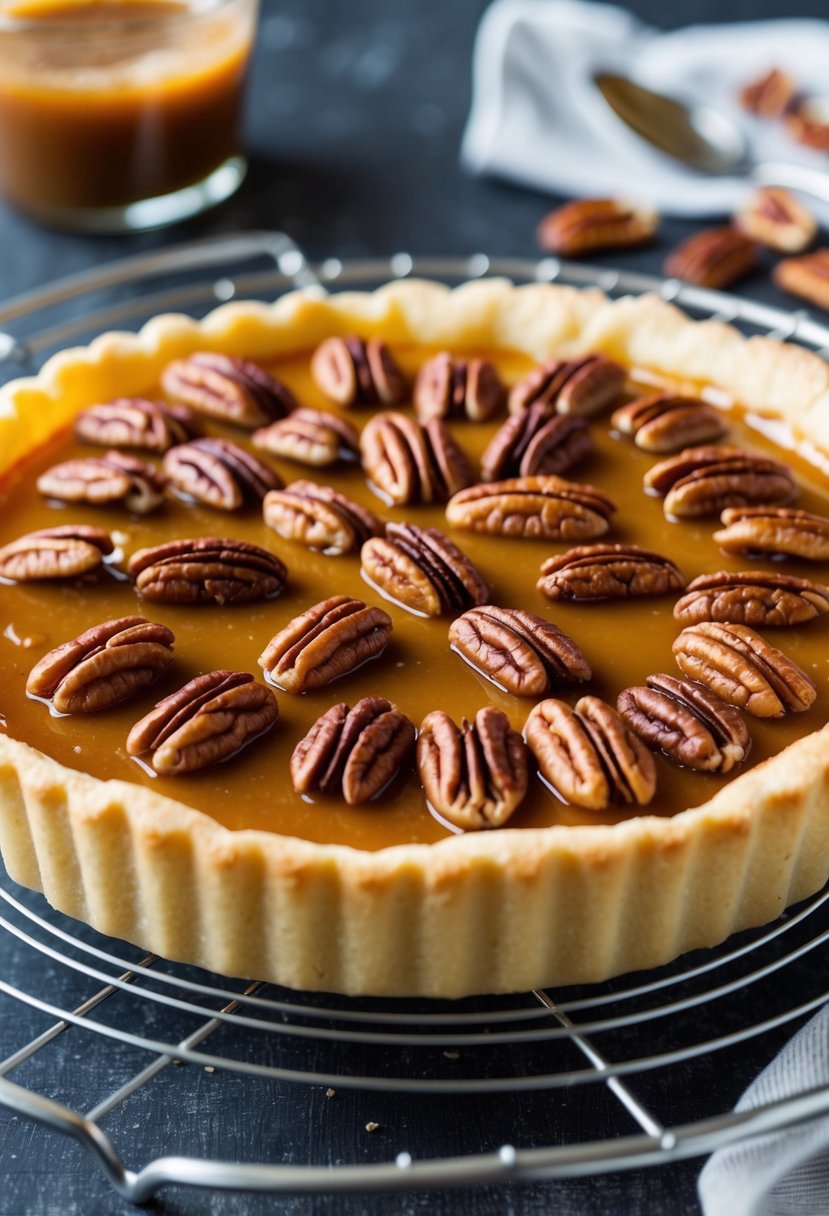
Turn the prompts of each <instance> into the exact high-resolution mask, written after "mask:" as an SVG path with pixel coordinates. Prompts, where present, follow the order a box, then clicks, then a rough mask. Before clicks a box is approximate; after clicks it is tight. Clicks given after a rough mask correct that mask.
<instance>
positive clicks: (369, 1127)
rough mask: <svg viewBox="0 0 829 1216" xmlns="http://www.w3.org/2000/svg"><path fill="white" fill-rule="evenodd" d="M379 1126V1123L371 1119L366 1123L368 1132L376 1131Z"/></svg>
mask: <svg viewBox="0 0 829 1216" xmlns="http://www.w3.org/2000/svg"><path fill="white" fill-rule="evenodd" d="M379 1127H380V1124H379V1123H375V1122H374V1121H373V1120H371V1119H370V1120H369V1122H368V1123H367V1124H366V1131H367V1132H376V1131H377V1130H378V1129H379Z"/></svg>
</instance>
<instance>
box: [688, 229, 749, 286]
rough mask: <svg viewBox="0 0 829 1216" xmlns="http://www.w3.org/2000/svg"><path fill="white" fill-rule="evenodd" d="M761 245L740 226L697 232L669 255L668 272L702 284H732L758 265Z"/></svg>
mask: <svg viewBox="0 0 829 1216" xmlns="http://www.w3.org/2000/svg"><path fill="white" fill-rule="evenodd" d="M757 265H758V262H757V246H756V245H755V243H754V241H752V240H751V239H750V238H749V237H747V236H746V235H745V234H744V233H742V232H738V230H737V229H736V228H706V229H705V230H704V231H703V232H695V233H694V234H693V236H689V237H688V238H687V240H684V241H683V242H682V244H681V245H678V246H677V247H676V249H674V251H673V252H672V253H670V254H669V255H668V257H667V258H666V259H665V274H667V275H670V276H671V277H672V278H676V279H684V280H685V282H686V283H696V284H698V285H699V286H700V287H728V286H729V285H730V284H731V283H736V282H737V281H738V279H743V278H745V277H746V275H749V274H751V273H752V272H753V271H754V270H756V269H757Z"/></svg>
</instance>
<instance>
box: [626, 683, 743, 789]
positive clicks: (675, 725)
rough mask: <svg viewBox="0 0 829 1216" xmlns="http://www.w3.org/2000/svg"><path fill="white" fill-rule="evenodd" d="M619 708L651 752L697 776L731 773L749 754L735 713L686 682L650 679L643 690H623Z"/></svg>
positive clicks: (701, 688)
mask: <svg viewBox="0 0 829 1216" xmlns="http://www.w3.org/2000/svg"><path fill="white" fill-rule="evenodd" d="M617 708H618V710H619V713H620V714H621V715H622V717H623V718H624V720H625V722H627V724H628V726H629V727H630V729H631V730H632V731H633V732H634V734H636V735H638V736H639V738H640V739H642V740H643V741H644V742H645V743H647V744H648V746H649V747H652V748H655V749H656V750H657V751H661V752H663V753H664V754H665V755H666V756H668V757H669V758H670V759H671V760H673V761H674V763H676V764H681V765H684V766H685V767H686V768H692V769H694V770H696V771H697V772H702V773H730V772H731V770H732V769H733V768H735V767H736V766H737V765H738V764H742V762H743V761H744V760H745V758H746V756H747V755H748V753H749V750H750V748H751V736H750V735H749V733H748V727H747V726H746V724H745V721H744V720H743V717H742V715H741V714H740V712H739V710H737V709H735V708H734V706H733V705H726V704H725V702H724V701H721V700H720V698H719V697H717V696H715V695H714V694H713V693H712V692H711V691H710V690H709V689H708V688H706V687H704V686H703V685H702V684H694V683H692V682H691V681H690V680H677V679H676V678H675V677H674V676H669V675H665V674H664V673H661V674H659V675H655V676H648V679H647V684H646V686H645V687H639V688H625V689H623V691H622V692H621V693H620V694H619V697H618V700H617Z"/></svg>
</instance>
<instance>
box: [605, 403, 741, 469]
mask: <svg viewBox="0 0 829 1216" xmlns="http://www.w3.org/2000/svg"><path fill="white" fill-rule="evenodd" d="M610 425H611V426H612V427H613V428H614V430H617V431H619V433H620V434H622V435H629V436H630V437H631V438H632V439H633V441H634V443H635V444H636V446H637V447H638V448H641V449H642V451H643V452H654V453H657V454H660V453H663V452H678V451H680V450H681V449H682V448H687V447H690V446H692V445H693V444H698V443H714V442H715V441H716V440H717V439H722V437H723V436H724V435H725V434H726V433H727V431H728V427H727V426H726V424H725V422H724V420H723V417H722V414H720V412H719V411H718V410H715V409H714V408H713V407H712V406H710V405H706V404H705V402H704V401H698V400H697V399H696V398H694V397H675V396H672V395H671V394H670V393H654V394H653V395H652V396H650V397H640V398H639V399H638V400H637V401H630V402H628V404H627V405H623V406H621V407H620V408H619V409H618V410H616V411H615V412H614V414H613V416H612V417H611V419H610Z"/></svg>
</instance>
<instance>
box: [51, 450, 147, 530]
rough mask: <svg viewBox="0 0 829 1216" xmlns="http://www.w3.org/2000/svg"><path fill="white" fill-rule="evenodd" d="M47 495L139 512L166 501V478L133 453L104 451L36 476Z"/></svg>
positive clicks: (91, 504) (58, 465) (64, 499)
mask: <svg viewBox="0 0 829 1216" xmlns="http://www.w3.org/2000/svg"><path fill="white" fill-rule="evenodd" d="M37 488H38V490H40V493H41V494H43V495H45V497H46V498H57V499H59V500H60V501H61V502H83V503H87V504H88V505H89V506H105V505H108V504H109V503H115V502H120V503H123V504H124V506H125V507H126V508H127V510H128V511H133V512H134V513H135V514H136V515H147V514H149V512H150V511H155V510H156V509H157V508H158V507H160V506H161V504H162V503H163V501H164V479H163V478H162V477H161V476H160V474H159V473H158V471H157V470H156V468H155V467H154V466H153V465H151V464H147V462H146V461H144V460H136V458H135V457H134V456H126V455H124V454H123V453H121V452H105V453H104V454H103V456H85V457H83V458H82V459H80V460H67V461H65V462H64V463H63V464H56V465H53V466H52V468H51V469H47V470H46V472H45V473H41V475H40V477H38V479H37Z"/></svg>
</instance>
